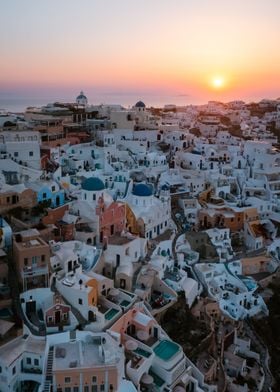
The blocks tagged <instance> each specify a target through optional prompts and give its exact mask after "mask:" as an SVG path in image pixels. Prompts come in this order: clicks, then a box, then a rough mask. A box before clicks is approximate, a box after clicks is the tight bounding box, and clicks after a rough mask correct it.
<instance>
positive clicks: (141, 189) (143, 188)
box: [132, 184, 153, 196]
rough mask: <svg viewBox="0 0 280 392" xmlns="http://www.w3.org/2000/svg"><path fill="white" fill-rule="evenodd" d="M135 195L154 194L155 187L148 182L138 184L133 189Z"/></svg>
mask: <svg viewBox="0 0 280 392" xmlns="http://www.w3.org/2000/svg"><path fill="white" fill-rule="evenodd" d="M132 193H133V195H134V196H152V194H153V187H152V186H151V185H147V184H137V185H135V186H134V188H133V191H132Z"/></svg>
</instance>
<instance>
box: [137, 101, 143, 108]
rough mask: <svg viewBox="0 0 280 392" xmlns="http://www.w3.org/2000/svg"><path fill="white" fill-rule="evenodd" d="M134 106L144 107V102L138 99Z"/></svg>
mask: <svg viewBox="0 0 280 392" xmlns="http://www.w3.org/2000/svg"><path fill="white" fill-rule="evenodd" d="M135 107H136V108H145V107H146V105H145V104H144V102H142V101H138V102H137V103H136V104H135Z"/></svg>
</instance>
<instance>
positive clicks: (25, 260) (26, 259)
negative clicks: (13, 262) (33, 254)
mask: <svg viewBox="0 0 280 392" xmlns="http://www.w3.org/2000/svg"><path fill="white" fill-rule="evenodd" d="M23 262H24V265H25V266H27V264H28V257H25V258H24V261H23Z"/></svg>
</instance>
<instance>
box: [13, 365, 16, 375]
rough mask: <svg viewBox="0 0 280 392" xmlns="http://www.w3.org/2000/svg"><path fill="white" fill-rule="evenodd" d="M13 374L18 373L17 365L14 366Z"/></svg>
mask: <svg viewBox="0 0 280 392" xmlns="http://www.w3.org/2000/svg"><path fill="white" fill-rule="evenodd" d="M13 374H16V367H15V366H14V367H13Z"/></svg>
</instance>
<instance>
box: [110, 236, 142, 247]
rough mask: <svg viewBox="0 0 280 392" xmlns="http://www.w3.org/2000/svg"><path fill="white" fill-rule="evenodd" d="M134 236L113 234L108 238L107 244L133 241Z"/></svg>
mask: <svg viewBox="0 0 280 392" xmlns="http://www.w3.org/2000/svg"><path fill="white" fill-rule="evenodd" d="M134 239H135V238H134V237H131V238H129V237H124V236H121V235H117V234H116V235H113V236H112V237H109V238H108V244H109V245H125V244H128V243H129V242H131V241H133V240H134Z"/></svg>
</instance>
